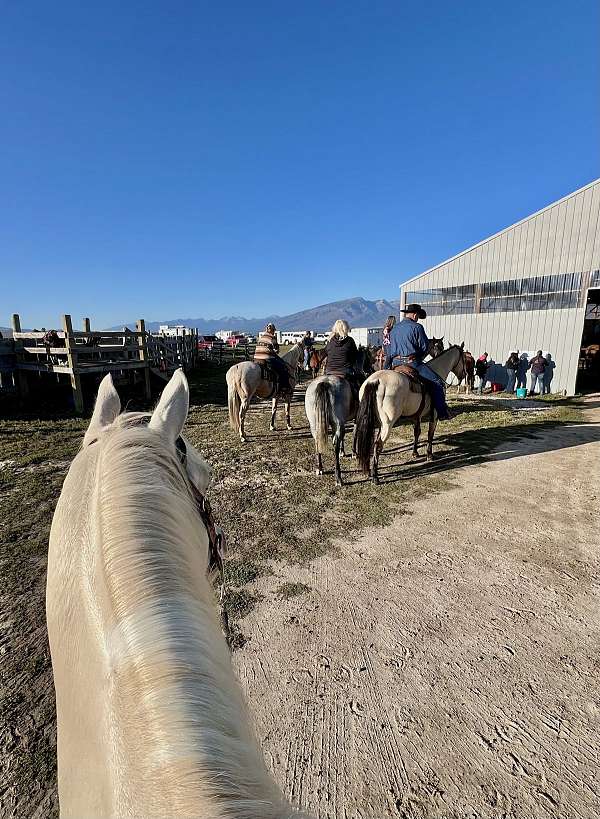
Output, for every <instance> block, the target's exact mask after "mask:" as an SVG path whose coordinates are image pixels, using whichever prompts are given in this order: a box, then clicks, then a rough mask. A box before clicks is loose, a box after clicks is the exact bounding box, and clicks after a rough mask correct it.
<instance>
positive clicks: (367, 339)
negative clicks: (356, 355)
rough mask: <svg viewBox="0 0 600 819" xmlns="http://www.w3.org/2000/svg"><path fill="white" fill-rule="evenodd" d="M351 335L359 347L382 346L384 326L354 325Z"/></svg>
mask: <svg viewBox="0 0 600 819" xmlns="http://www.w3.org/2000/svg"><path fill="white" fill-rule="evenodd" d="M350 335H351V336H352V338H353V339H354V341H355V342H356V346H357V347H361V346H362V347H381V345H382V343H383V327H354V328H353V329H352V330H350Z"/></svg>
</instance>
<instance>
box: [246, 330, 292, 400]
mask: <svg viewBox="0 0 600 819" xmlns="http://www.w3.org/2000/svg"><path fill="white" fill-rule="evenodd" d="M254 360H255V361H257V362H258V363H259V364H261V363H264V364H270V365H271V367H272V368H273V370H274V371H275V373H276V374H277V380H278V389H277V392H280V393H281V392H289V391H290V374H289V371H288V368H287V366H286V363H285V361H282V360H281V358H279V342H278V341H277V330H276V329H275V325H274V324H267V326H266V327H265V329H264V330H263V331H262V333H261V334H260V335H259V337H258V341H257V342H256V350H255V351H254Z"/></svg>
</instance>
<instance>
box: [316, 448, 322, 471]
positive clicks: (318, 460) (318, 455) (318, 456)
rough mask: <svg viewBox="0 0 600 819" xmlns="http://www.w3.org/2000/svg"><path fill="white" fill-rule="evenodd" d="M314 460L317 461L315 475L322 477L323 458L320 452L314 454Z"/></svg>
mask: <svg viewBox="0 0 600 819" xmlns="http://www.w3.org/2000/svg"><path fill="white" fill-rule="evenodd" d="M316 459H317V475H322V474H323V456H322V455H321V453H320V452H317V453H316Z"/></svg>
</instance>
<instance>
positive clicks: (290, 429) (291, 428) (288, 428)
mask: <svg viewBox="0 0 600 819" xmlns="http://www.w3.org/2000/svg"><path fill="white" fill-rule="evenodd" d="M293 429H294V427H290V426H289V424H288V427H287V430H288V432H291V431H292V430H293Z"/></svg>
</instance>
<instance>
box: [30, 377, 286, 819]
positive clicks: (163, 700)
mask: <svg viewBox="0 0 600 819" xmlns="http://www.w3.org/2000/svg"><path fill="white" fill-rule="evenodd" d="M188 405H189V391H188V385H187V381H186V378H185V376H184V374H183V373H182V372H177V373H175V375H174V376H173V377H172V379H171V381H170V382H169V384H168V385H167V386H166V387H165V389H164V391H163V394H162V396H161V399H160V401H159V402H158V405H157V407H156V409H155V410H154V412H153V413H152V414H151V415H148V414H144V413H121V412H120V410H121V404H120V401H119V397H118V395H117V392H116V390H115V388H114V386H113V383H112V380H111V378H110V376H107V377H106V378H105V379H104V380H103V382H102V384H101V386H100V390H99V392H98V398H97V401H96V406H95V409H94V413H93V416H92V419H91V422H90V425H89V428H88V430H87V432H86V434H85V437H84V441H83V446H82V449H81V451H80V452H79V453H78V455H77V456H76V458H75V460H74V461H73V464H72V465H71V468H70V470H69V473H68V475H67V478H66V479H65V483H64V486H63V490H62V492H61V496H60V498H59V501H58V505H57V508H56V512H55V515H54V519H53V521H52V529H51V534H50V548H49V553H48V582H47V593H46V613H47V623H48V635H49V639H50V649H51V654H52V665H53V671H54V681H55V689H56V707H57V726H58V747H57V751H58V786H59V799H60V805H61V816H72V817H78V816H148V817H151V816H175V815H177V816H200V815H201V816H207V817H208V816H211V817H212V816H214V817H217V816H225V815H228V816H236V817H239V819H250V817H256V816H263V817H266V818H267V817H268V819H275V817H278V819H280V817H283V816H286V817H287V816H291V815H292V810H291V808H290V807H289V805H288V804H287V803H286V802H285V800H284V798H283V796H282V794H281V792H280V791H279V790H278V788H277V786H276V785H275V783H274V780H273V778H272V777H271V775H270V774H269V772H268V771H267V769H266V766H265V764H264V761H263V759H262V756H261V754H260V751H259V749H258V745H257V743H256V740H255V738H254V735H253V732H252V730H251V728H250V725H249V720H248V717H247V713H246V709H245V705H244V702H243V698H242V695H241V691H240V690H239V686H238V685H237V681H236V680H235V677H234V674H233V670H232V667H231V661H230V657H229V649H228V647H227V644H226V642H225V640H224V638H223V635H222V633H221V627H220V622H219V618H218V614H217V606H216V600H215V595H214V592H213V589H212V587H211V586H210V584H209V581H208V580H207V577H206V571H207V564H208V551H209V540H208V535H207V532H206V528H205V526H204V525H203V523H202V520H201V518H200V516H199V515H198V512H197V508H196V503H195V497H194V492H193V489H192V486H194V487H196V489H197V490H198V491H201V492H204V491H205V490H206V488H207V486H208V483H209V480H210V469H209V467H208V465H207V463H206V462H205V461H204V459H203V458H202V456H201V455H200V454H199V453H198V452H197V451H196V450H195V449H194V448H193V447H192V446H191V444H189V442H185V456H184V457H182V443H184V442H183V439H182V429H183V425H184V423H185V420H186V417H187V412H188Z"/></svg>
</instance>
